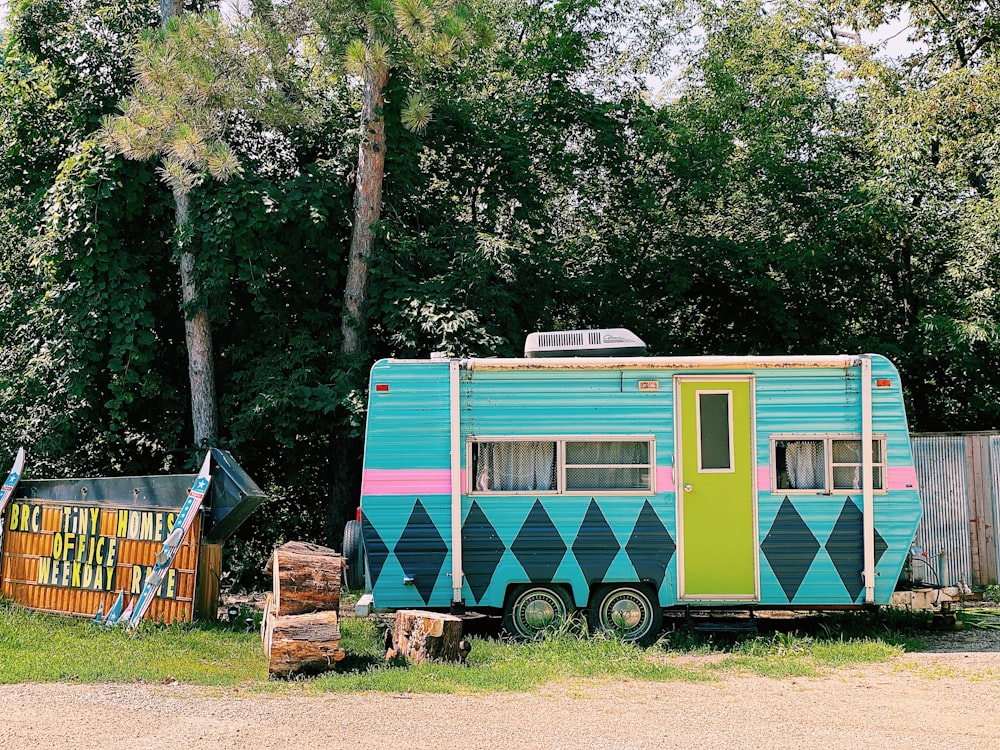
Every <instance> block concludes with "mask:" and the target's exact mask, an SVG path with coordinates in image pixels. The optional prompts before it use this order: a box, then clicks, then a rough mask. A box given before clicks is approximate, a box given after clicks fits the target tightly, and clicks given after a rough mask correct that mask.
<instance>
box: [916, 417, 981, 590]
mask: <svg viewBox="0 0 1000 750" xmlns="http://www.w3.org/2000/svg"><path fill="white" fill-rule="evenodd" d="M912 444H913V463H914V468H915V469H916V472H917V482H918V484H919V487H920V501H921V503H922V505H923V508H924V516H923V519H922V520H921V521H920V525H919V526H918V527H917V535H916V538H915V539H914V542H913V543H914V545H915V546H916V547H918V548H919V549H920V550H922V551H924V552H926V553H927V557H926V558H925V559H926V560H927V562H928V563H929V564H930V566H931V571H930V572H928V573H927V574H925V575H924V576H923V579H924V580H925V581H928V582H935V581H936V580H937V557H938V555H939V554H940V553H941V552H944V553H945V555H946V559H947V568H948V577H949V579H950V580H948V581H947V583H949V584H954V583H957V582H958V580H959V579H962V580H964V581H965V582H966V583H967V584H971V583H972V581H973V575H972V544H971V541H970V537H969V488H968V480H967V477H966V451H965V437H963V436H962V435H914V436H913V438H912ZM918 565H919V564H916V565H915V566H914V567H915V568H917V566H918ZM914 572H915V573H919V571H918V570H915V571H914Z"/></svg>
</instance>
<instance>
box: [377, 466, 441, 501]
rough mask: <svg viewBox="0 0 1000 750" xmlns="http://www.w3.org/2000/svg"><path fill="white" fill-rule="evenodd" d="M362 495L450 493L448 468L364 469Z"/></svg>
mask: <svg viewBox="0 0 1000 750" xmlns="http://www.w3.org/2000/svg"><path fill="white" fill-rule="evenodd" d="M361 494H362V495H450V494H451V472H450V471H449V470H448V469H365V473H364V475H363V476H362V478H361Z"/></svg>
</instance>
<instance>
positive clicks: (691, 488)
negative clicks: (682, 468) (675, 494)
mask: <svg viewBox="0 0 1000 750" xmlns="http://www.w3.org/2000/svg"><path fill="white" fill-rule="evenodd" d="M693 489H694V487H692V486H691V485H690V484H685V485H684V491H685V492H690V491H691V490H693Z"/></svg>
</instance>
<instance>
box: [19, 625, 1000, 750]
mask: <svg viewBox="0 0 1000 750" xmlns="http://www.w3.org/2000/svg"><path fill="white" fill-rule="evenodd" d="M931 641H932V642H931V644H930V650H929V651H926V652H921V653H915V654H906V655H904V656H902V657H899V658H898V659H896V660H894V661H891V662H889V663H885V664H877V665H865V666H861V667H850V668H845V669H842V670H838V671H834V672H832V673H830V674H828V675H826V676H823V677H818V678H810V679H803V678H794V679H791V678H789V679H781V680H778V679H771V678H765V677H752V676H728V677H724V678H722V679H721V680H720V681H718V682H714V683H707V684H706V683H700V684H692V683H684V682H665V683H645V682H634V681H617V682H593V683H578V684H559V685H552V686H549V687H546V688H543V689H541V690H538V691H535V692H533V693H527V694H520V693H518V694H490V695H477V696H454V695H411V694H407V695H374V694H353V695H331V696H323V697H308V696H300V695H291V696H288V695H285V696H282V697H275V696H269V695H260V694H248V693H244V692H241V691H239V690H219V689H211V688H197V687H192V686H188V685H170V686H167V685H121V684H114V685H66V684H58V685H4V686H0V717H2V719H0V748H4V749H5V750H20V749H21V748H44V749H45V750H60V749H62V748H67V749H69V748H72V749H73V750H78V749H79V748H80V747H96V748H101V750H114V749H115V748H123V749H124V748H129V749H130V750H135V749H136V748H141V749H143V750H159V749H160V748H164V749H166V748H171V749H175V748H185V749H187V748H192V749H200V748H240V749H243V748H260V749H262V750H263V749H269V748H274V749H280V750H284V749H285V748H289V749H291V748H303V749H305V750H314V749H317V750H318V749H319V748H352V749H353V748H378V750H385V749H386V748H406V749H407V750H410V749H411V748H435V750H440V748H488V749H489V750H503V749H505V748H546V749H555V748H594V749H603V748H609V749H611V748H614V750H622V749H628V748H658V749H662V748H672V747H684V748H754V749H755V750H756V749H759V748H807V747H808V748H813V747H823V746H826V747H834V748H851V749H852V750H853V749H856V748H876V747H877V748H900V749H903V748H905V749H906V750H914V749H917V748H934V749H935V750H937V749H938V748H940V747H942V746H955V747H962V748H992V749H993V750H995V748H996V747H997V746H998V744H1000V632H998V631H986V632H985V633H984V632H983V631H976V632H959V633H948V634H942V635H940V636H935V637H934V638H933V639H931ZM690 658H692V657H685V659H690ZM694 658H699V657H694ZM706 658H707V657H706Z"/></svg>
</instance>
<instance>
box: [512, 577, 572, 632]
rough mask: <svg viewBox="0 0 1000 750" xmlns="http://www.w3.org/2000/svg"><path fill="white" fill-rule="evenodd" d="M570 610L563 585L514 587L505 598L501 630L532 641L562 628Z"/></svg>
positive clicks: (567, 595) (569, 602)
mask: <svg viewBox="0 0 1000 750" xmlns="http://www.w3.org/2000/svg"><path fill="white" fill-rule="evenodd" d="M573 610H574V607H573V603H572V601H571V600H570V598H569V594H568V593H567V592H566V590H565V589H564V588H563V587H562V586H558V585H552V584H548V585H536V584H527V585H524V586H517V587H516V588H514V589H513V590H512V591H511V592H510V594H509V595H508V596H507V604H506V605H505V606H504V609H503V612H504V615H503V628H504V630H506V631H507V632H508V633H510V634H511V635H512V636H514V638H516V639H518V640H531V639H533V638H537V637H538V636H539V635H540V634H542V633H544V632H546V631H550V630H555V629H556V628H559V627H561V626H562V625H563V624H564V623H565V622H566V621H567V620H569V618H570V615H571V614H572V613H573Z"/></svg>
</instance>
